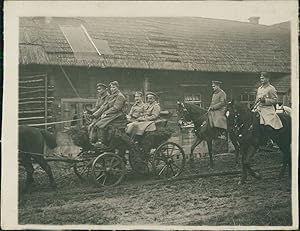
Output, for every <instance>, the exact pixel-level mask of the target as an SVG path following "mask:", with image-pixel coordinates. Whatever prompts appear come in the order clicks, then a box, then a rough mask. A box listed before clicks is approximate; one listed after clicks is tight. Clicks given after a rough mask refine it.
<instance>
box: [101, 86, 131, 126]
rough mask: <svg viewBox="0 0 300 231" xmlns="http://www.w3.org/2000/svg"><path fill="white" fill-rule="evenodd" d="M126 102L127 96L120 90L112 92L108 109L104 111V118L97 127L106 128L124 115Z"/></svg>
mask: <svg viewBox="0 0 300 231" xmlns="http://www.w3.org/2000/svg"><path fill="white" fill-rule="evenodd" d="M125 104H126V98H125V96H124V95H123V94H122V93H121V92H120V91H119V90H118V91H116V92H115V93H113V94H111V95H110V96H109V98H108V102H107V108H108V109H107V110H106V111H104V112H103V113H102V118H101V119H100V120H99V121H98V122H97V123H96V126H97V128H104V127H106V126H107V125H108V124H109V123H111V122H112V121H114V120H115V119H117V118H119V117H121V116H124V115H125V114H124V108H125V106H126V105H125ZM103 116H104V117H103Z"/></svg>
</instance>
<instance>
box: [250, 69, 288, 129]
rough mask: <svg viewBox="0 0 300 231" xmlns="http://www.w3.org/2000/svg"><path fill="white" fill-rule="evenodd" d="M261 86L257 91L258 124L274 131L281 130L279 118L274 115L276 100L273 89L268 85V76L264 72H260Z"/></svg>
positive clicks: (275, 92)
mask: <svg viewBox="0 0 300 231" xmlns="http://www.w3.org/2000/svg"><path fill="white" fill-rule="evenodd" d="M260 82H261V86H260V87H259V88H258V89H257V94H256V103H255V105H257V107H256V110H257V111H258V113H259V115H260V124H262V125H264V126H267V127H268V126H269V127H272V128H274V129H280V128H282V123H281V120H280V118H279V116H278V115H277V114H276V111H275V105H276V103H277V100H278V96H277V91H276V89H275V87H273V86H272V85H271V84H270V76H269V74H268V73H266V72H261V75H260Z"/></svg>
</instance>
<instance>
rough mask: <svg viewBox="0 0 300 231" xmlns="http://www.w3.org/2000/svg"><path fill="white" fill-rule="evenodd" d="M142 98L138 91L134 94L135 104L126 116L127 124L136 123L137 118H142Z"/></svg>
mask: <svg viewBox="0 0 300 231" xmlns="http://www.w3.org/2000/svg"><path fill="white" fill-rule="evenodd" d="M142 97H143V93H142V92H140V91H137V92H136V93H135V94H134V100H135V103H134V104H133V105H132V107H131V109H130V111H129V113H128V115H127V116H126V118H127V120H128V121H129V122H133V121H136V120H137V118H139V117H141V116H143V114H144V106H145V104H144V102H143V99H142Z"/></svg>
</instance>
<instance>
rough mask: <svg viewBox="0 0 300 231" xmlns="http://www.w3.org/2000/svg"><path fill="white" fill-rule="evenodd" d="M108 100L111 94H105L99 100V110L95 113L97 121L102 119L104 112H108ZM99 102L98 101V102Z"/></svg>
mask: <svg viewBox="0 0 300 231" xmlns="http://www.w3.org/2000/svg"><path fill="white" fill-rule="evenodd" d="M108 99H109V94H108V93H107V92H105V93H104V94H103V95H102V96H101V98H100V99H99V106H98V109H97V110H95V111H94V113H93V116H94V118H95V119H96V120H97V119H99V118H100V116H101V115H102V113H103V112H105V111H106V110H107V107H108ZM97 102H98V100H97Z"/></svg>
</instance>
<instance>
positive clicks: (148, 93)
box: [146, 91, 158, 99]
mask: <svg viewBox="0 0 300 231" xmlns="http://www.w3.org/2000/svg"><path fill="white" fill-rule="evenodd" d="M148 95H152V96H154V97H155V98H156V99H158V96H157V95H156V94H155V93H154V92H151V91H149V92H147V93H146V96H148Z"/></svg>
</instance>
